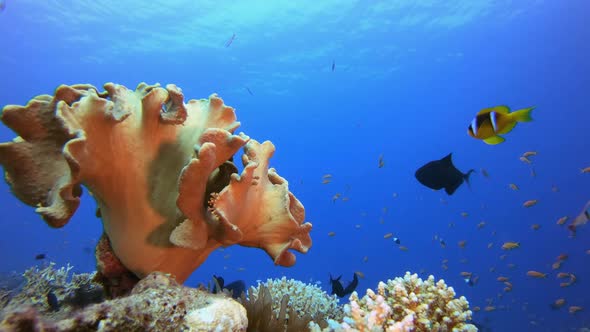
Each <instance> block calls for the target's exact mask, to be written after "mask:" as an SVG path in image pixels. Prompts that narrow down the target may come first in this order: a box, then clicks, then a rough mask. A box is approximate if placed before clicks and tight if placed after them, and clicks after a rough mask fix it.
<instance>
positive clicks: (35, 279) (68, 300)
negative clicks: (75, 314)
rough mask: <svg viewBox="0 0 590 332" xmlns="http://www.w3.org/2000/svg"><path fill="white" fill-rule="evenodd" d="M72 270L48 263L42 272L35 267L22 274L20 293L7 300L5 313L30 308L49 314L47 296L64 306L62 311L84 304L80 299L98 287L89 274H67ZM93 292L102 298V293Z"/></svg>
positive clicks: (51, 309)
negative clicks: (52, 297)
mask: <svg viewBox="0 0 590 332" xmlns="http://www.w3.org/2000/svg"><path fill="white" fill-rule="evenodd" d="M72 268H73V267H72V266H71V265H69V264H68V265H67V266H65V267H60V268H59V269H56V268H55V263H53V262H51V263H49V264H48V265H47V266H45V267H43V268H39V267H36V266H35V267H31V268H30V269H28V270H26V271H25V272H24V273H23V277H24V279H25V282H24V284H23V286H22V289H21V290H20V291H19V292H18V293H17V294H15V295H14V296H13V297H12V298H11V299H10V302H8V306H7V307H6V311H9V310H14V309H15V308H19V307H22V306H33V307H35V308H36V310H38V311H39V312H43V313H48V312H51V311H53V308H51V306H50V304H49V303H48V301H47V294H48V293H50V292H51V293H52V294H53V295H55V298H56V301H57V302H58V303H60V304H65V305H64V306H62V309H63V310H64V311H66V312H69V311H70V310H71V309H72V308H73V307H76V306H77V305H78V304H79V303H81V302H83V301H84V300H85V299H81V297H82V296H84V295H87V294H88V293H89V291H92V290H94V289H96V288H97V287H98V285H96V284H94V283H93V282H92V278H93V276H94V275H93V274H89V273H81V274H76V273H70V271H71V270H72ZM97 290H98V292H99V294H102V289H97ZM74 302H75V303H74ZM0 316H2V315H0Z"/></svg>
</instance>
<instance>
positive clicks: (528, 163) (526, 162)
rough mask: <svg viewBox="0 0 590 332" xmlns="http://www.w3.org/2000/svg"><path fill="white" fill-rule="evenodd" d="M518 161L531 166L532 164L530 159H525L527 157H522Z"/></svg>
mask: <svg viewBox="0 0 590 332" xmlns="http://www.w3.org/2000/svg"><path fill="white" fill-rule="evenodd" d="M518 159H520V161H522V162H523V163H525V164H527V165H530V164H531V160H530V159H529V158H527V157H525V156H522V157H520V158H518Z"/></svg>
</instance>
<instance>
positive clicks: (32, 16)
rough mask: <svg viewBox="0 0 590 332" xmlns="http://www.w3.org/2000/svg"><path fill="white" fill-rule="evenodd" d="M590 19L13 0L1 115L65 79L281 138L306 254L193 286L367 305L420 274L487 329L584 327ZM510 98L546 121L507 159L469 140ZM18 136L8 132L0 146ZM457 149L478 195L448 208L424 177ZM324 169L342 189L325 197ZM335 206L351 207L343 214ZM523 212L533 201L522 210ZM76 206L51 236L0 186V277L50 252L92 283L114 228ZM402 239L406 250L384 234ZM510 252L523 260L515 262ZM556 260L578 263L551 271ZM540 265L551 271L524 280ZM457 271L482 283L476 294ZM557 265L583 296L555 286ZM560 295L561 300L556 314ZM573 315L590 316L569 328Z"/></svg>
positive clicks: (239, 257) (461, 197) (453, 8)
mask: <svg viewBox="0 0 590 332" xmlns="http://www.w3.org/2000/svg"><path fill="white" fill-rule="evenodd" d="M589 12H590V4H589V3H588V2H587V1H585V0H569V1H533V0H531V1H483V0H482V1H467V0H465V1H426V0H417V1H346V2H345V1H336V0H325V1H321V2H320V1H311V0H309V1H297V2H295V1H266V0H261V1H162V0H159V1H125V0H122V1H118V0H117V1H115V0H110V1H78V0H77V1H74V0H71V1H65V0H64V1H49V0H48V1H37V0H19V1H16V0H15V1H10V0H6V8H5V9H4V11H2V12H0V50H1V51H0V105H7V104H19V105H24V104H25V103H26V102H27V101H28V100H29V99H30V98H31V97H33V96H35V95H38V94H45V93H52V92H53V91H54V89H55V88H56V87H57V86H58V85H60V84H75V83H90V84H94V85H96V86H98V87H101V86H102V85H103V84H104V83H106V82H116V83H119V84H124V85H126V86H127V87H129V88H131V89H133V88H135V87H136V86H137V84H138V83H140V82H142V81H145V82H147V83H150V84H152V83H155V82H160V83H162V84H164V85H165V84H167V83H174V84H177V85H178V86H179V87H181V88H182V89H183V92H184V94H185V97H186V98H187V99H192V98H195V99H198V98H205V97H207V96H209V95H210V94H211V93H214V92H216V93H218V94H219V95H220V96H221V97H222V98H223V99H224V100H225V102H226V104H228V105H230V106H233V107H235V108H236V111H237V115H238V120H239V121H241V122H242V127H241V128H240V130H241V131H244V132H245V133H246V134H248V135H249V136H251V137H253V138H255V139H257V140H259V141H263V140H267V139H268V140H272V141H273V142H274V143H275V145H276V147H277V152H276V153H275V156H274V157H273V159H272V160H271V166H273V167H275V168H277V170H278V172H279V174H281V175H282V176H283V177H285V178H287V179H288V180H289V181H290V188H291V191H292V192H293V193H294V194H295V195H296V196H297V197H298V198H299V199H300V200H301V201H302V202H303V204H304V205H305V207H306V211H307V219H308V220H309V221H310V222H312V223H313V227H314V228H313V230H312V238H313V240H314V243H313V247H312V248H311V250H310V251H309V253H307V254H306V255H300V254H298V255H297V258H298V261H297V264H296V265H295V266H294V267H292V268H281V267H275V266H273V264H272V261H271V260H270V259H269V258H268V257H267V256H266V254H265V253H264V252H263V251H262V250H258V249H247V248H240V247H237V246H233V247H229V248H226V249H225V250H223V251H221V250H219V251H216V252H214V253H213V254H212V255H211V256H210V257H209V259H208V260H207V261H206V263H205V264H204V265H202V266H201V267H200V268H199V269H198V270H197V271H196V272H195V273H194V274H193V276H192V277H191V278H190V279H189V280H188V281H187V283H188V284H191V285H196V284H198V283H200V282H207V281H209V280H210V278H211V275H212V274H214V273H215V274H219V275H222V276H224V277H225V279H226V281H228V282H229V281H232V280H235V279H244V280H245V281H246V282H247V283H248V284H253V283H255V282H256V280H265V279H266V278H269V277H280V276H283V275H286V276H288V277H292V278H297V279H299V280H302V281H306V282H321V286H322V287H324V289H326V290H329V289H328V286H329V283H328V276H329V274H330V273H331V274H333V275H340V274H342V275H343V277H342V278H343V279H344V280H350V279H351V278H352V274H353V272H354V271H361V272H363V273H364V275H365V278H364V279H361V280H360V284H359V287H358V289H357V290H358V291H359V293H361V294H364V291H365V290H366V289H367V288H375V287H376V284H377V282H378V281H379V280H386V279H388V278H393V277H396V276H401V275H403V274H404V273H405V271H412V272H417V273H420V275H421V276H422V277H423V278H425V277H426V276H428V275H429V274H433V275H434V276H435V277H436V278H437V279H438V278H443V279H444V280H445V281H446V282H447V283H448V284H450V285H452V286H453V287H454V288H455V290H456V291H457V293H458V294H459V295H465V296H466V297H467V298H468V300H469V301H470V303H471V305H472V307H473V306H480V307H482V308H483V307H484V306H486V305H487V304H488V303H490V304H492V305H494V306H495V307H496V308H497V309H496V311H494V312H484V311H481V312H477V313H475V314H474V320H475V321H477V322H480V323H482V322H483V323H484V324H485V325H486V326H488V327H491V328H493V329H494V330H499V331H524V330H530V331H569V330H571V329H577V328H581V327H584V326H585V327H589V326H590V298H589V296H588V294H590V284H589V283H588V279H590V255H588V254H586V252H585V251H586V250H588V249H590V243H589V239H590V234H589V232H588V229H587V226H586V228H584V227H581V228H580V229H579V231H578V235H577V236H576V237H575V238H571V237H570V236H569V232H568V231H567V229H566V227H565V226H558V225H556V220H557V219H558V218H560V217H562V216H565V215H568V216H570V218H573V217H575V216H576V215H577V214H578V213H579V211H580V209H581V208H582V206H583V205H584V204H585V203H586V202H587V201H588V200H589V199H590V189H589V188H590V174H581V173H580V169H581V168H584V167H588V166H590V155H589V143H588V142H590V130H589V123H590V113H589V108H590V107H589V106H590V101H589V98H588V94H589V91H590V60H589V59H590V43H589V42H588V41H589V40H590V29H589V28H588V25H587V14H588V13H589ZM234 33H235V34H236V36H235V39H234V40H233V42H232V44H231V45H230V46H229V47H225V43H226V42H227V40H228V39H229V38H230V37H231V36H232V34H234ZM333 61H334V62H335V70H334V71H332V70H331V66H332V62H333ZM246 88H249V89H250V90H251V91H252V93H253V95H250V94H249V93H248V91H247V89H246ZM501 104H505V105H508V106H510V107H511V108H512V109H519V108H524V107H530V106H535V107H536V109H535V111H534V112H533V117H534V122H531V123H524V124H519V125H517V126H516V128H515V129H514V130H513V131H512V132H511V133H509V134H507V135H506V136H505V137H506V142H505V143H502V144H500V145H497V146H488V145H486V144H484V143H483V142H482V141H479V140H475V139H473V138H471V137H469V136H468V135H467V133H466V128H467V126H468V124H469V123H470V121H471V119H472V118H473V117H474V116H475V114H476V113H477V112H478V111H479V110H480V109H482V108H485V107H491V106H496V105H501ZM13 137H14V133H12V132H11V131H10V130H8V129H7V128H5V127H2V128H0V141H3V142H4V141H9V140H11V139H12V138H13ZM530 150H534V151H538V155H537V156H535V157H532V158H531V159H532V160H533V165H532V167H534V170H535V171H536V174H537V176H536V177H532V176H531V175H530V168H531V166H529V165H526V164H524V163H522V162H521V161H519V156H520V155H521V154H522V153H523V152H525V151H530ZM449 152H453V153H454V155H453V159H454V162H455V165H456V166H457V167H458V168H459V169H461V170H463V171H467V170H468V169H470V168H474V169H476V170H477V171H478V173H477V174H474V175H473V176H472V183H471V189H470V188H469V187H468V186H466V185H463V186H461V188H460V189H459V190H458V191H457V192H456V193H455V194H454V195H453V196H451V197H448V196H447V195H446V194H445V193H444V192H443V191H440V192H433V191H432V190H430V189H428V188H425V187H423V186H421V185H420V184H419V183H418V182H417V181H416V180H415V178H414V172H415V170H416V169H417V168H418V167H420V166H421V165H423V164H424V163H426V162H428V161H430V160H433V159H439V158H442V157H443V156H445V155H446V154H448V153H449ZM380 155H383V158H384V162H385V166H384V167H383V168H378V159H379V156H380ZM114 162H116V161H114ZM481 168H484V169H485V170H487V171H488V172H489V178H485V177H483V176H482V174H481V171H480V169H481ZM327 173H329V174H332V175H333V181H332V182H331V183H329V184H322V175H324V174H327ZM509 183H515V184H517V185H518V186H519V187H520V190H519V191H512V190H510V189H509V188H508V184H509ZM552 186H556V187H557V188H559V190H558V191H557V192H554V191H552ZM336 193H341V194H342V196H346V197H349V198H350V200H349V201H342V200H337V201H335V202H332V196H333V195H335V194H336ZM394 193H395V194H396V195H397V197H394V196H395V195H394ZM529 199H537V200H538V201H539V203H538V204H537V205H536V206H534V207H532V208H529V209H526V208H524V207H523V206H522V204H523V202H524V201H526V200H529ZM82 202H83V203H82V206H81V207H80V209H79V210H78V212H77V213H76V215H75V216H74V217H73V218H72V220H71V221H70V223H68V224H67V225H66V226H65V227H63V228H62V229H51V228H49V227H48V226H47V225H45V223H44V222H43V221H42V220H41V219H40V218H39V217H38V216H37V215H36V214H35V213H34V211H33V208H31V207H27V206H24V205H23V204H22V203H20V202H19V201H18V200H17V199H16V198H15V197H13V196H12V194H11V193H10V190H9V188H8V186H7V185H6V183H4V181H2V183H0V208H1V211H2V214H1V215H0V234H2V237H1V240H0V262H1V263H0V271H10V270H17V271H22V270H24V269H26V268H28V267H29V266H31V265H34V264H40V263H41V262H39V261H35V259H34V257H35V255H36V254H38V253H46V254H47V255H48V258H49V259H50V260H52V261H55V262H57V263H58V264H60V265H63V264H66V263H67V262H70V263H71V264H73V265H74V266H75V271H77V272H85V271H93V270H94V267H95V261H94V257H93V250H94V249H93V248H94V244H95V243H96V240H97V239H98V238H99V236H100V234H101V232H102V226H101V224H100V221H99V220H97V219H96V218H95V217H94V209H95V204H94V202H93V201H92V199H90V196H89V195H84V199H83V200H82ZM461 212H467V213H468V214H469V215H468V216H467V217H462V216H461ZM380 220H382V221H383V222H382V223H381V222H380ZM481 221H485V222H486V225H485V227H483V228H482V229H478V228H477V226H476V225H477V224H478V223H480V222H481ZM535 223H536V224H540V225H541V228H540V229H539V230H537V231H534V230H532V229H531V225H532V224H535ZM449 224H451V225H453V224H454V227H450V226H449ZM355 225H360V228H357V226H355ZM329 232H336V235H335V236H333V237H330V236H328V233H329ZM389 232H393V233H394V234H395V236H397V237H399V238H400V240H401V244H402V245H404V246H406V247H407V248H409V250H408V251H402V250H400V249H399V248H398V247H397V245H395V244H394V243H393V241H392V239H391V238H390V239H384V238H383V236H384V234H386V233H389ZM494 233H495V235H493V234H494ZM435 235H439V236H442V237H443V238H444V239H445V241H446V243H447V247H446V248H441V246H440V245H439V243H438V242H437V241H434V240H433V237H434V236H435ZM461 240H466V241H467V245H466V246H465V248H463V249H461V248H459V246H458V245H457V243H458V242H459V241H461ZM504 241H518V242H520V243H521V248H519V249H517V250H514V251H511V252H504V251H502V250H501V249H500V246H501V244H502V243H503V242H504ZM490 242H492V243H494V245H493V247H492V248H490V249H488V248H487V246H488V243H490ZM562 253H566V254H568V255H569V259H568V260H567V261H565V262H564V264H563V265H562V268H561V269H559V270H552V269H551V264H552V263H553V262H555V260H556V257H557V256H558V255H560V254H562ZM504 254H507V256H506V257H505V259H501V258H500V257H501V256H502V255H504ZM365 256H366V257H368V261H367V262H364V261H363V258H364V257H365ZM444 259H448V263H447V265H448V267H449V268H448V270H446V271H444V270H443V269H442V267H441V265H442V263H441V262H442V261H443V260H444ZM508 264H515V267H514V268H510V267H509V266H508ZM491 267H495V269H496V271H495V272H490V271H489V269H490V268H491ZM528 270H538V271H542V272H546V273H549V274H548V276H547V278H545V279H531V278H529V277H527V276H526V271H528ZM461 271H469V272H473V273H475V274H476V275H478V276H479V277H480V279H479V283H477V284H476V285H475V286H473V287H469V286H468V285H467V284H465V283H464V281H463V278H462V277H461V276H460V272H461ZM561 271H564V272H573V273H575V275H576V276H577V278H578V282H577V283H575V284H573V285H572V286H570V287H567V288H561V287H560V286H559V282H560V281H562V280H559V279H557V278H556V273H557V272H561ZM500 275H502V276H508V277H510V278H511V282H512V283H513V285H514V288H513V290H512V292H510V293H504V292H503V288H504V285H503V284H502V283H500V282H498V281H496V278H497V277H498V276H500ZM558 298H565V299H566V301H567V303H566V305H565V306H564V307H563V308H561V309H560V310H552V309H551V308H550V304H551V303H552V302H553V301H555V300H556V299H558ZM569 305H579V306H582V307H587V308H586V309H585V310H584V311H582V312H579V313H577V314H574V315H572V314H569V313H568V312H567V308H568V306H569Z"/></svg>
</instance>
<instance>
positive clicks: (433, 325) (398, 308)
mask: <svg viewBox="0 0 590 332" xmlns="http://www.w3.org/2000/svg"><path fill="white" fill-rule="evenodd" d="M344 311H345V317H344V319H343V322H337V321H335V320H330V321H329V326H328V327H327V328H324V329H322V328H321V327H320V326H318V325H317V324H313V323H310V329H311V330H312V331H316V332H317V331H371V332H372V331H375V332H376V331H440V332H445V331H456V332H459V331H464V332H471V331H477V328H476V327H475V326H474V325H472V324H468V323H467V321H469V320H470V319H471V311H470V310H469V302H467V300H466V299H465V297H463V296H461V297H460V298H455V291H454V290H453V288H452V287H447V285H446V284H445V282H444V280H442V279H441V280H439V281H438V282H435V281H434V277H433V276H429V277H428V279H427V280H425V281H423V280H422V279H420V278H418V275H417V274H410V273H409V272H406V274H405V276H404V277H403V278H395V279H394V280H388V281H387V283H383V282H380V283H379V285H378V287H377V292H374V291H372V290H371V289H369V290H367V294H366V295H365V296H364V297H363V298H361V299H359V297H358V294H357V293H356V292H353V293H352V295H351V296H350V303H349V304H347V305H345V306H344Z"/></svg>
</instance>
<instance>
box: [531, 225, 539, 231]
mask: <svg viewBox="0 0 590 332" xmlns="http://www.w3.org/2000/svg"><path fill="white" fill-rule="evenodd" d="M539 228H541V225H539V224H532V225H531V229H532V230H534V231H537V230H539Z"/></svg>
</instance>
